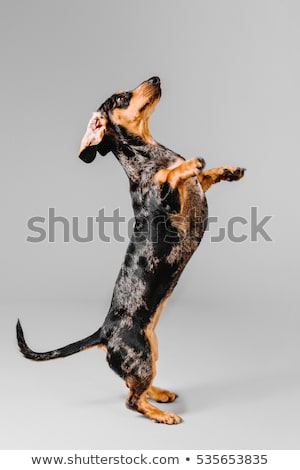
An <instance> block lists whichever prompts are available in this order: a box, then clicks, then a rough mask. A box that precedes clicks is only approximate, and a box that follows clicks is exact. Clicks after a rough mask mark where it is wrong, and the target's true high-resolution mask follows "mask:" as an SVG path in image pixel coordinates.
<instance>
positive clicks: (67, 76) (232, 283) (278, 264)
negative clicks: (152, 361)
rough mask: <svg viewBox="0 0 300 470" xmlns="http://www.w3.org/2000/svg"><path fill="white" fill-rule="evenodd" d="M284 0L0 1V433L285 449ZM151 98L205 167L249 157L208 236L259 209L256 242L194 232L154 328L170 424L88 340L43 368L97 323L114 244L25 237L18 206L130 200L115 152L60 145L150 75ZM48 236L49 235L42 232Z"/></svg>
mask: <svg viewBox="0 0 300 470" xmlns="http://www.w3.org/2000/svg"><path fill="white" fill-rule="evenodd" d="M299 15H300V7H299V2H297V1H296V0H295V1H291V0H287V1H279V0H272V1H271V0H270V1H268V0H259V1H258V0H251V1H250V0H249V1H240V0H227V1H223V0H219V1H218V0H213V1H201V0H197V1H186V2H174V1H163V2H162V1H158V0H152V1H151V2H145V1H137V0H127V1H126V2H122V1H109V2H107V1H101V0H98V1H92V0H85V1H75V0H73V1H68V0H64V1H60V0H52V1H51V2H45V1H42V2H41V1H38V0H27V1H26V2H19V1H16V0H10V1H2V2H1V15H0V22H1V25H0V34H1V38H0V39H1V40H0V47H1V129H2V133H1V134H2V136H1V187H0V190H1V198H0V201H1V222H2V230H1V265H0V266H1V280H0V281H1V283H0V285H1V301H2V308H1V341H0V347H1V354H0V361H1V377H2V385H1V428H2V431H3V432H1V434H2V437H1V447H2V448H6V449H14V448H20V449H26V448H36V449H38V448H43V449H48V448H57V449H60V448H81V449H89V448H98V449H99V448H102V449H104V448H106V449H118V448H119V449H138V448H145V449H151V448H152V449H155V448H156V449H173V448H174V449H175V448H180V449H197V448H220V449H226V448H236V449H238V448H269V449H277V448H281V449H291V448H299V442H300V441H299V437H300V436H299V435H300V432H299V429H300V419H299V418H300V411H299V392H300V366H299V352H300V351H299V350H300V346H299V327H300V320H299V287H298V284H299V274H298V266H299V248H298V244H297V242H298V237H299V211H298V201H299V191H298V179H299V176H298V171H299V122H300V121H299V118H300V116H299V109H300V92H299V82H300V73H299V72H300V68H299V52H300V51H299V41H300V28H299V21H300V18H299ZM156 74H157V75H159V76H160V77H161V80H162V86H163V97H162V100H161V102H160V104H159V105H158V107H157V109H156V112H155V114H154V115H153V118H152V121H151V130H152V134H153V136H154V137H155V138H156V139H157V140H158V141H160V142H162V143H164V144H165V145H167V146H169V147H170V148H172V149H175V150H176V151H178V152H180V153H182V154H183V155H184V156H186V157H188V158H190V157H193V156H196V155H201V156H203V157H205V159H206V161H207V167H214V166H218V165H224V164H233V165H242V166H245V167H247V170H248V171H247V174H246V177H245V178H244V179H243V180H242V181H241V182H239V183H232V184H228V183H223V184H220V185H219V186H218V187H214V188H212V189H211V190H210V192H209V193H208V202H209V207H210V215H211V216H216V217H218V220H219V221H218V224H214V225H213V230H214V231H215V233H217V231H218V227H222V226H224V225H225V224H226V223H227V221H228V220H229V219H230V217H233V216H242V217H245V218H246V219H247V220H249V214H250V208H251V207H258V216H259V219H260V218H263V217H264V216H265V215H272V216H273V218H272V220H271V221H270V222H269V223H268V224H267V226H266V229H267V231H268V233H269V234H270V236H271V238H272V242H266V241H265V240H264V239H263V238H262V237H259V238H258V240H257V241H256V242H254V241H251V239H250V232H251V230H250V225H249V224H248V225H245V226H241V225H239V226H236V233H237V235H240V234H242V233H246V234H247V240H246V241H244V242H243V243H232V242H231V241H230V240H229V239H228V237H227V238H226V239H225V240H224V241H222V242H221V243H212V241H211V234H210V233H207V234H206V236H205V238H204V240H203V242H202V244H201V246H200V248H199V250H198V252H197V253H196V254H195V255H194V257H193V259H192V260H191V262H190V263H189V265H188V267H187V269H186V271H185V272H184V274H183V276H182V278H181V280H180V283H179V285H178V287H177V289H176V291H175V292H174V295H173V296H172V298H171V300H170V301H169V304H168V305H167V307H166V309H165V311H164V314H163V315H162V318H161V322H160V324H159V326H158V336H159V344H160V361H159V363H158V376H157V381H156V383H157V384H158V385H161V386H165V387H169V388H170V389H172V390H174V391H177V392H178V393H179V395H180V397H179V399H178V401H176V403H174V404H170V405H162V408H165V409H172V410H174V411H175V412H177V413H179V414H180V415H182V417H183V418H184V422H183V424H181V425H179V426H172V427H170V426H163V425H156V424H154V423H152V422H151V421H149V420H146V419H144V418H143V417H141V416H139V415H137V414H134V413H132V412H130V411H128V410H127V409H126V408H125V406H124V402H125V397H126V390H125V387H124V385H123V383H122V382H121V380H120V379H119V378H118V377H117V376H115V375H114V374H113V373H112V371H111V370H110V369H109V368H108V366H107V364H106V361H105V357H104V353H103V352H101V351H98V350H90V351H87V352H85V353H82V354H79V355H76V356H73V357H70V358H67V359H64V360H62V361H53V362H49V363H46V364H45V363H44V364H37V363H32V362H30V361H26V360H25V359H23V358H22V357H21V355H20V354H19V353H18V350H17V346H16V342H15V336H14V335H15V332H14V328H15V323H16V319H17V318H18V317H20V318H21V319H22V323H23V327H24V331H25V334H26V337H27V339H28V342H29V343H30V345H31V346H32V347H33V348H34V349H37V350H39V349H40V350H45V349H52V348H55V347H57V346H60V345H64V344H66V343H68V342H71V341H74V340H76V339H79V338H82V337H83V336H85V335H87V334H90V333H92V332H93V331H94V330H95V329H96V328H97V327H98V325H99V324H100V323H101V322H102V320H103V318H104V316H105V314H106V312H107V309H108V307H109V303H110V296H111V292H112V289H113V285H114V281H115V278H116V275H117V273H118V270H119V267H120V264H121V262H122V258H123V254H124V252H125V249H126V242H124V243H120V242H116V241H114V240H112V241H111V242H110V243H105V242H100V241H99V240H98V239H97V238H96V239H95V240H94V241H93V242H91V243H76V242H75V241H71V242H70V243H64V242H63V240H62V233H58V236H57V241H56V242H55V243H48V242H47V241H45V242H43V243H28V242H26V238H27V236H28V235H30V232H29V230H28V228H27V220H28V219H29V218H30V217H33V216H42V217H47V212H48V208H49V207H54V208H55V210H56V213H57V215H62V216H64V217H67V218H68V219H69V220H70V219H71V217H73V216H78V217H79V220H80V223H81V228H82V234H84V228H85V220H86V219H85V218H86V217H87V216H94V217H95V216H96V215H97V211H98V210H99V209H101V208H105V212H106V214H107V215H111V214H112V211H113V210H114V209H115V208H120V213H121V214H122V215H124V216H126V217H127V218H129V217H130V216H131V205H130V198H129V193H128V183H127V180H126V176H125V174H123V171H122V169H121V168H120V167H119V166H118V164H117V161H116V160H115V159H114V157H113V156H112V155H111V154H109V155H107V157H105V158H100V157H99V158H97V159H96V161H95V162H94V164H92V165H90V166H88V165H84V164H83V163H82V162H81V161H80V160H79V159H78V158H77V157H76V156H77V152H78V147H79V142H80V139H81V137H82V135H83V132H84V130H85V128H86V124H87V121H88V119H89V118H90V115H91V112H92V111H93V110H95V109H96V108H97V107H98V106H99V104H100V103H101V102H102V101H103V100H104V99H106V98H107V97H108V96H110V94H112V92H115V91H117V90H120V89H126V88H132V87H134V86H136V85H137V84H138V83H139V82H141V81H142V80H144V79H146V78H149V77H150V76H152V75H156ZM58 232H59V231H58Z"/></svg>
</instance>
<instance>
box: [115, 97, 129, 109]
mask: <svg viewBox="0 0 300 470" xmlns="http://www.w3.org/2000/svg"><path fill="white" fill-rule="evenodd" d="M129 101H130V93H122V95H118V96H117V97H116V106H117V108H127V106H128V105H129Z"/></svg>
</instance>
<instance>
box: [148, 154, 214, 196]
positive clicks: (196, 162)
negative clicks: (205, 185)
mask: <svg viewBox="0 0 300 470" xmlns="http://www.w3.org/2000/svg"><path fill="white" fill-rule="evenodd" d="M204 166H205V161H204V160H203V158H193V159H192V160H185V161H184V162H183V163H181V164H180V165H178V166H176V167H175V168H161V169H160V170H158V172H157V173H156V174H155V175H154V183H156V184H164V183H168V184H169V185H170V186H171V188H173V189H176V188H177V187H178V186H179V185H180V184H181V183H183V182H184V181H185V180H187V179H188V178H191V177H192V176H199V174H200V172H201V171H202V169H203V168H204Z"/></svg>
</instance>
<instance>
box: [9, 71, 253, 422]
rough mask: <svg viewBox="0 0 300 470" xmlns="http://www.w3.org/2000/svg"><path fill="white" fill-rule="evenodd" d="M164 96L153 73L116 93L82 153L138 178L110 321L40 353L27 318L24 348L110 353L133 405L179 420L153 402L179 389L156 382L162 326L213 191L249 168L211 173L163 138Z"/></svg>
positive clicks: (48, 355)
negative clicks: (158, 121)
mask: <svg viewBox="0 0 300 470" xmlns="http://www.w3.org/2000/svg"><path fill="white" fill-rule="evenodd" d="M160 96H161V87H160V79H159V78H158V77H152V78H150V79H149V80H146V81H144V82H143V83H141V84H140V85H139V86H138V87H136V88H135V89H134V90H132V91H126V92H122V93H116V94H114V95H112V96H111V97H110V98H109V99H108V100H106V101H105V102H104V103H103V104H102V105H101V106H100V108H99V109H98V111H96V112H95V113H94V114H93V116H92V119H91V120H90V122H89V124H88V128H87V131H86V134H85V135H84V137H83V139H82V142H81V147H80V155H79V156H80V158H81V159H82V160H83V161H85V162H86V163H90V162H92V161H93V160H94V158H95V157H96V153H97V152H99V153H100V154H101V155H106V154H107V153H108V152H110V151H112V152H113V153H114V155H115V156H116V158H117V159H118V160H119V162H120V164H121V165H122V167H123V168H124V170H125V172H126V174H127V176H128V178H129V183H130V193H131V197H132V205H133V210H134V215H135V226H134V230H133V234H132V236H131V240H130V243H129V247H128V249H127V252H126V256H125V260H124V262H123V264H122V266H121V270H120V273H119V276H118V278H117V281H116V284H115V288H114V292H113V297H112V302H111V306H110V309H109V312H108V314H107V317H106V319H105V320H104V323H103V325H102V326H101V328H99V330H97V331H96V333H94V334H92V335H91V336H89V337H87V338H85V339H83V340H80V341H77V342H75V343H72V344H70V345H68V346H65V347H63V348H59V349H55V350H53V351H49V352H44V353H37V352H34V351H32V350H31V349H30V348H29V347H28V346H27V344H26V342H25V339H24V335H23V331H22V327H21V325H20V322H18V324H17V338H18V344H19V347H20V350H21V352H22V353H23V354H24V356H25V357H27V358H29V359H32V360H35V361H45V360H49V359H55V358H58V357H65V356H69V355H71V354H74V353H77V352H79V351H82V350H83V349H87V348H90V347H92V346H99V347H100V348H102V349H103V350H105V351H106V354H107V361H108V364H109V366H110V367H111V368H112V369H113V370H114V371H115V372H116V373H117V374H118V375H119V376H120V377H121V378H122V379H124V381H125V384H126V386H127V387H128V388H129V395H128V399H127V406H128V407H129V408H131V409H133V410H136V411H138V412H140V413H142V414H144V415H145V416H147V417H148V418H150V419H152V420H154V421H156V422H159V423H166V424H176V423H179V422H180V421H181V418H180V417H179V416H177V415H176V414H175V413H172V412H170V411H161V410H160V409H159V408H157V407H156V406H154V405H152V404H151V403H149V401H148V400H147V397H149V398H150V399H152V400H154V401H157V402H169V401H173V400H175V398H176V394H175V393H173V392H170V391H168V390H163V389H160V388H157V387H155V386H154V385H153V380H154V377H155V373H156V361H157V358H158V349H157V339H156V335H155V327H156V325H157V322H158V320H159V317H160V314H161V311H162V309H163V307H164V305H165V303H166V301H167V299H168V298H169V296H170V294H171V292H172V291H173V289H174V287H175V286H176V284H177V281H178V279H179V276H180V274H181V273H182V271H183V269H184V267H185V265H186V264H187V262H188V260H189V259H190V257H191V256H192V254H193V253H194V251H195V250H196V248H197V246H198V245H199V243H200V240H201V238H202V235H203V232H204V230H205V228H206V219H207V204H206V198H205V195H204V193H205V191H207V189H208V188H209V187H210V186H211V185H212V184H214V183H217V182H219V181H221V180H227V181H232V180H238V179H240V178H241V177H242V176H243V174H244V169H243V168H237V167H229V166H226V167H220V168H214V169H211V170H204V169H203V168H204V165H205V162H204V160H202V159H199V158H194V159H192V160H185V159H184V158H183V157H182V156H180V155H178V154H177V153H175V152H173V151H172V150H169V149H167V148H166V147H164V146H163V145H160V144H159V143H157V142H156V141H155V140H154V139H153V137H152V136H151V134H150V132H149V127H148V123H149V117H150V115H151V113H152V111H153V110H154V107H155V105H156V104H157V102H158V101H159V99H160Z"/></svg>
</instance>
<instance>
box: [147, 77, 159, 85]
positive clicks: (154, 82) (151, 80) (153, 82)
mask: <svg viewBox="0 0 300 470" xmlns="http://www.w3.org/2000/svg"><path fill="white" fill-rule="evenodd" d="M148 83H149V85H160V78H159V77H152V78H149V80H148Z"/></svg>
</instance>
